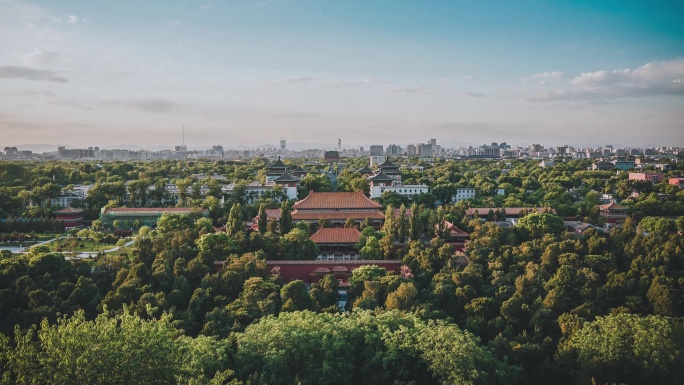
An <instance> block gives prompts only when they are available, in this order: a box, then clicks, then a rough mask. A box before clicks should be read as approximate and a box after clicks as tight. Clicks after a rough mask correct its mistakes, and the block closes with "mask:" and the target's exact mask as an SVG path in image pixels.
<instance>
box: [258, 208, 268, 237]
mask: <svg viewBox="0 0 684 385" xmlns="http://www.w3.org/2000/svg"><path fill="white" fill-rule="evenodd" d="M258 225H259V232H260V233H261V234H264V233H265V232H266V230H267V228H268V217H267V216H266V205H265V204H263V203H262V204H261V205H260V206H259V220H258Z"/></svg>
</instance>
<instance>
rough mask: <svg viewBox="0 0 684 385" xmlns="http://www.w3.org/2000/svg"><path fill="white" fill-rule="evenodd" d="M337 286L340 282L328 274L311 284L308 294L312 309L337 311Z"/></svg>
mask: <svg viewBox="0 0 684 385" xmlns="http://www.w3.org/2000/svg"><path fill="white" fill-rule="evenodd" d="M339 286H340V283H339V282H338V281H337V279H335V277H333V276H332V275H330V274H328V275H326V276H324V277H323V278H321V280H320V281H318V282H316V283H314V284H313V285H311V291H309V296H311V302H312V303H313V306H314V309H316V310H318V311H326V312H337V310H338V303H337V301H338V297H339V293H338V288H339Z"/></svg>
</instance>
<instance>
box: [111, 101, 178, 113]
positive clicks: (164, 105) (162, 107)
mask: <svg viewBox="0 0 684 385" xmlns="http://www.w3.org/2000/svg"><path fill="white" fill-rule="evenodd" d="M99 104H100V105H101V106H107V107H119V108H127V109H131V110H138V111H144V112H154V113H158V114H162V113H170V112H174V111H176V110H177V109H178V108H179V107H180V106H179V105H178V104H177V103H176V102H173V101H170V100H164V99H144V100H108V101H104V102H100V103H99Z"/></svg>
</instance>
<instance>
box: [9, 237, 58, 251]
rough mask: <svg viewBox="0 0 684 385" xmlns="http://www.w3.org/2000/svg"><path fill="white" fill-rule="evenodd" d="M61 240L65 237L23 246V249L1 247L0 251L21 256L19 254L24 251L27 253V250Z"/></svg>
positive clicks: (20, 247) (19, 247)
mask: <svg viewBox="0 0 684 385" xmlns="http://www.w3.org/2000/svg"><path fill="white" fill-rule="evenodd" d="M61 238H64V237H59V238H53V239H50V240H47V241H44V242H39V243H36V244H34V245H28V246H23V247H22V246H0V250H9V251H11V252H12V253H15V254H19V253H23V252H24V251H26V249H30V248H31V247H33V246H41V245H47V244H48V243H51V242H54V241H55V240H57V239H61Z"/></svg>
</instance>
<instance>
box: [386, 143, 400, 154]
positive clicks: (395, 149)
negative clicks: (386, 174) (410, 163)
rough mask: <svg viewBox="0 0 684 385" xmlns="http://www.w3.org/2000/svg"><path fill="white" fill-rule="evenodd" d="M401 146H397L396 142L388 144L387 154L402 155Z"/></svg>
mask: <svg viewBox="0 0 684 385" xmlns="http://www.w3.org/2000/svg"><path fill="white" fill-rule="evenodd" d="M401 153H402V151H401V146H397V145H396V144H390V145H389V146H387V152H386V154H387V155H401Z"/></svg>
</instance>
